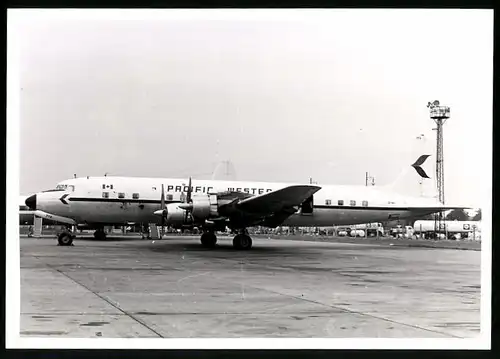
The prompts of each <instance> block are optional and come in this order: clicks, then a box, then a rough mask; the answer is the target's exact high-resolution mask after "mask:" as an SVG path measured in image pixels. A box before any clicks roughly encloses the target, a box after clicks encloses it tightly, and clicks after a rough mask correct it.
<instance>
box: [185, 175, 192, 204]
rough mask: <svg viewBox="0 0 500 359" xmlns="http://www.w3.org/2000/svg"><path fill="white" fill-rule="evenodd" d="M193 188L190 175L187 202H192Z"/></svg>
mask: <svg viewBox="0 0 500 359" xmlns="http://www.w3.org/2000/svg"><path fill="white" fill-rule="evenodd" d="M192 191H193V190H192V188H191V177H189V183H188V192H187V196H186V203H190V202H191V192H192Z"/></svg>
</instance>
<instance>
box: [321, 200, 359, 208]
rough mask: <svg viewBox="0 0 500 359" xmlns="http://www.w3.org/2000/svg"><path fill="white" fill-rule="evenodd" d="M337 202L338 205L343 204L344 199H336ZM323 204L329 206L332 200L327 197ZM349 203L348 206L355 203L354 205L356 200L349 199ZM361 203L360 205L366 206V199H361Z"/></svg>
mask: <svg viewBox="0 0 500 359" xmlns="http://www.w3.org/2000/svg"><path fill="white" fill-rule="evenodd" d="M337 204H338V205H339V206H343V205H344V200H343V199H339V200H338V201H337ZM325 205H327V206H331V205H332V200H331V199H327V200H325ZM349 205H350V206H355V205H356V201H355V200H351V201H350V202H349ZM361 205H362V206H363V207H368V201H362V202H361Z"/></svg>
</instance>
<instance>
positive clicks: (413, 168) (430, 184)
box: [386, 154, 437, 199]
mask: <svg viewBox="0 0 500 359" xmlns="http://www.w3.org/2000/svg"><path fill="white" fill-rule="evenodd" d="M431 158H432V157H431V155H428V154H422V155H420V156H419V157H418V158H416V159H415V160H414V162H411V163H409V164H408V166H407V167H406V168H405V169H403V171H402V172H401V173H400V174H399V176H398V177H397V178H396V180H395V181H394V182H392V183H391V184H389V185H388V186H386V189H387V190H391V191H393V192H397V193H399V194H401V195H407V196H412V197H422V198H436V199H437V188H436V181H435V176H434V174H435V171H434V169H435V166H434V165H433V163H432V160H431Z"/></svg>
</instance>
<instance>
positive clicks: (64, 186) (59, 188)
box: [43, 184, 75, 192]
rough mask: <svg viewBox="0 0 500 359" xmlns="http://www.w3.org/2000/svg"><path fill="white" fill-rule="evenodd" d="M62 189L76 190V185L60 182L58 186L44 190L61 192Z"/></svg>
mask: <svg viewBox="0 0 500 359" xmlns="http://www.w3.org/2000/svg"><path fill="white" fill-rule="evenodd" d="M60 191H70V192H75V186H73V185H67V184H58V185H57V186H56V188H54V189H49V190H47V191H43V192H60Z"/></svg>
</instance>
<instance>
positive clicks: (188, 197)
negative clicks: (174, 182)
mask: <svg viewBox="0 0 500 359" xmlns="http://www.w3.org/2000/svg"><path fill="white" fill-rule="evenodd" d="M191 182H192V181H191V177H189V182H188V190H187V194H186V199H185V201H184V204H181V205H180V206H179V208H182V209H184V210H185V212H186V214H185V216H184V222H185V223H187V221H188V216H189V212H190V211H191V210H192V209H193V206H192V204H191V203H192V200H191V196H192V192H193V189H192V187H191V185H192V183H191Z"/></svg>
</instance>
